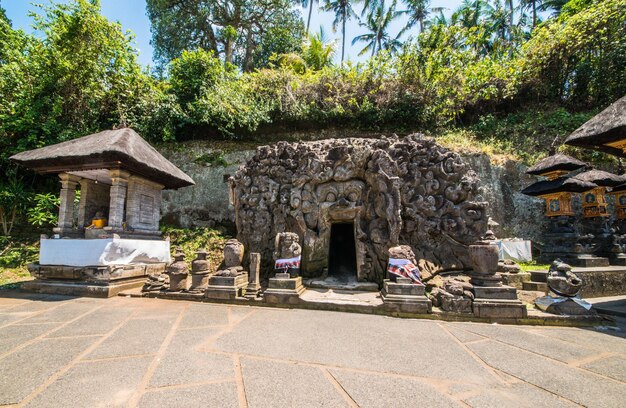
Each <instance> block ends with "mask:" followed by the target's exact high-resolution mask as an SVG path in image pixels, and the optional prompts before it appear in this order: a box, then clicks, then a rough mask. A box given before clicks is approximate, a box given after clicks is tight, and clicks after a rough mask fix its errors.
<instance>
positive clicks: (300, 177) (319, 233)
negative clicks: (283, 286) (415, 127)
mask: <svg viewBox="0 0 626 408" xmlns="http://www.w3.org/2000/svg"><path fill="white" fill-rule="evenodd" d="M478 181H479V180H478V177H477V176H476V174H475V173H474V172H473V171H472V170H470V169H469V168H468V166H467V165H466V164H465V163H464V162H463V160H462V159H461V157H460V156H459V155H458V154H456V153H453V152H451V151H449V150H447V149H445V148H443V147H441V146H439V145H437V144H436V143H435V141H434V140H433V139H430V138H425V137H423V136H421V135H419V134H414V135H411V136H407V137H405V138H399V137H396V136H394V137H390V138H381V139H359V138H352V139H330V140H323V141H315V142H300V143H287V142H279V143H278V144H276V145H273V146H262V147H259V148H258V149H257V152H256V154H255V156H254V157H252V158H251V159H250V160H249V161H248V162H247V164H246V165H245V166H243V167H241V168H240V169H239V170H238V171H237V173H236V174H235V175H234V176H233V177H232V178H231V179H230V186H231V200H232V203H233V205H234V208H235V221H236V225H237V232H238V238H239V239H240V240H241V242H243V243H244V245H245V246H246V248H248V249H249V250H250V251H251V252H256V253H260V254H261V257H262V259H263V261H264V265H263V270H265V271H269V270H271V265H270V264H269V260H271V259H272V254H273V251H274V249H275V242H274V240H275V237H276V236H277V235H278V234H280V233H283V232H294V233H296V234H297V235H298V236H299V237H301V238H302V255H301V257H302V263H301V271H300V272H301V275H302V276H304V277H307V278H315V277H321V276H328V277H333V276H341V277H342V278H346V279H352V280H353V281H359V282H374V283H377V284H379V285H382V283H383V279H384V278H385V275H386V270H387V261H388V254H387V251H388V249H389V248H391V247H394V246H397V245H399V244H401V243H402V244H405V245H410V246H411V248H412V249H413V251H414V252H415V257H416V258H417V260H418V262H419V264H418V266H419V268H420V271H421V272H422V274H423V275H425V276H430V275H431V274H432V273H434V272H436V271H439V270H441V269H444V268H446V269H459V270H462V269H468V268H469V266H470V261H469V258H468V256H467V245H468V244H470V243H472V242H475V241H476V239H478V237H479V236H480V234H481V233H482V232H484V231H485V230H486V223H487V216H486V213H485V210H486V207H487V203H485V202H482V200H481V199H480V196H479V194H478ZM347 275H349V276H347ZM266 277H269V276H267V275H266Z"/></svg>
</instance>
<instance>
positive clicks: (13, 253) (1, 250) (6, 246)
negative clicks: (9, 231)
mask: <svg viewBox="0 0 626 408" xmlns="http://www.w3.org/2000/svg"><path fill="white" fill-rule="evenodd" d="M38 255H39V242H38V241H36V240H35V239H34V238H33V237H21V238H9V237H2V236H0V268H19V267H23V266H25V265H26V264H27V263H29V262H35V261H36V260H37V257H38Z"/></svg>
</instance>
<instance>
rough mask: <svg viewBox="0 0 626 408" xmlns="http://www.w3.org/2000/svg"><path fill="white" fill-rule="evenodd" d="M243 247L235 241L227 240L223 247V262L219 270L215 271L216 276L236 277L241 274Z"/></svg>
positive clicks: (242, 271)
mask: <svg viewBox="0 0 626 408" xmlns="http://www.w3.org/2000/svg"><path fill="white" fill-rule="evenodd" d="M243 253H244V247H243V244H242V243H241V242H239V241H237V240H236V239H229V240H228V241H226V245H225V246H224V262H223V263H222V265H221V267H220V270H218V271H217V273H216V275H217V276H238V275H241V274H243V273H244V272H245V271H244V270H243V266H242V265H241V262H242V261H243Z"/></svg>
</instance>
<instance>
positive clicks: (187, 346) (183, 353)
mask: <svg viewBox="0 0 626 408" xmlns="http://www.w3.org/2000/svg"><path fill="white" fill-rule="evenodd" d="M217 330H218V329H210V328H209V329H207V328H204V329H189V330H179V331H178V332H177V333H176V335H175V336H174V337H173V338H172V342H171V343H170V346H169V347H168V349H167V352H166V353H165V355H164V356H163V358H161V361H160V362H159V365H158V366H157V369H156V371H155V372H154V375H153V376H152V378H151V380H150V387H163V386H168V385H179V384H189V383H196V382H203V381H210V380H216V379H223V378H232V379H234V378H235V371H234V364H233V359H232V357H231V356H228V355H224V354H215V353H206V352H201V351H198V349H199V348H200V347H201V346H202V345H203V344H204V343H205V342H206V340H207V338H208V337H209V336H212V335H213V334H215V333H216V332H217Z"/></svg>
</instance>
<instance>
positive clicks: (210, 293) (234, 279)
mask: <svg viewBox="0 0 626 408" xmlns="http://www.w3.org/2000/svg"><path fill="white" fill-rule="evenodd" d="M243 254H244V246H243V244H242V243H241V242H239V241H237V240H236V239H229V240H228V241H226V245H225V246H224V262H222V265H220V268H219V269H218V271H217V272H216V273H215V274H214V275H212V276H210V277H209V284H208V286H207V289H206V292H205V293H206V297H207V298H209V299H225V300H232V299H235V298H238V297H243V296H244V294H245V291H246V287H247V286H248V272H246V271H245V270H244V269H243V266H242V262H243Z"/></svg>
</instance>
